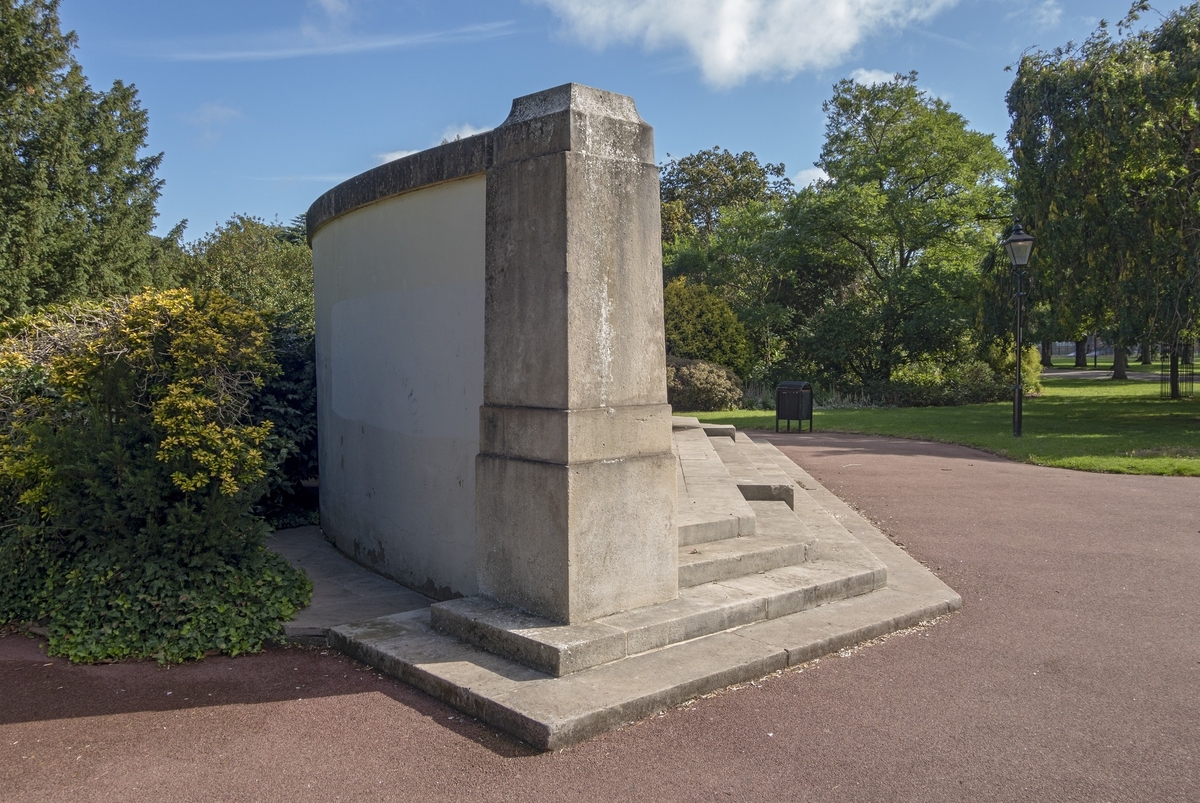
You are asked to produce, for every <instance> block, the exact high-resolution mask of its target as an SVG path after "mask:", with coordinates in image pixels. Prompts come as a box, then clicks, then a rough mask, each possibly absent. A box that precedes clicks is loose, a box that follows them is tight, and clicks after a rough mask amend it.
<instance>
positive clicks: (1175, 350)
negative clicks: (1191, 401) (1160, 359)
mask: <svg viewBox="0 0 1200 803" xmlns="http://www.w3.org/2000/svg"><path fill="white" fill-rule="evenodd" d="M1171 398H1172V399H1178V398H1181V397H1180V394H1179V344H1178V343H1172V344H1171Z"/></svg>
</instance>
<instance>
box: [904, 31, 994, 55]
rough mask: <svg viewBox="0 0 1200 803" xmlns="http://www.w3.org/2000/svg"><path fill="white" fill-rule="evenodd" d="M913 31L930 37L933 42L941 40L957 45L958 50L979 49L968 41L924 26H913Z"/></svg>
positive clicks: (918, 34)
mask: <svg viewBox="0 0 1200 803" xmlns="http://www.w3.org/2000/svg"><path fill="white" fill-rule="evenodd" d="M913 33H915V34H916V35H917V36H923V37H925V38H926V39H932V40H933V41H935V42H942V43H943V44H947V45H952V46H954V47H957V48H958V49H959V50H970V51H971V52H976V51H978V50H979V48H978V47H976V46H975V45H973V44H971V43H970V42H964V41H963V40H961V39H955V38H954V37H953V36H946V35H945V34H940V33H934V32H933V31H928V30H925V29H924V28H914V29H913Z"/></svg>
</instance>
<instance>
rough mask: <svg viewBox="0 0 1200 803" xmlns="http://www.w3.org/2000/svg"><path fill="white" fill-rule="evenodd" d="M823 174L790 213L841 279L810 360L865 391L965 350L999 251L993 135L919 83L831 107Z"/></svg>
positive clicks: (855, 89) (843, 89) (879, 87)
mask: <svg viewBox="0 0 1200 803" xmlns="http://www.w3.org/2000/svg"><path fill="white" fill-rule="evenodd" d="M824 109H825V112H826V115H827V118H828V119H827V122H826V141H825V146H824V147H823V149H822V151H821V158H820V160H819V161H818V162H817V165H818V166H819V167H820V168H822V169H823V170H824V171H825V173H826V174H827V175H828V177H829V178H828V179H827V180H823V181H821V182H818V184H817V187H816V189H815V190H814V191H813V192H811V193H801V194H800V195H798V196H797V197H796V198H795V199H794V200H793V201H792V205H791V206H792V211H791V215H792V218H793V219H794V220H795V221H801V220H803V221H804V223H803V225H804V226H805V227H806V231H807V234H806V235H805V236H806V237H807V238H808V239H809V241H810V243H811V244H812V246H813V247H814V248H818V249H819V250H821V251H822V252H823V253H824V254H825V256H824V259H823V261H824V262H826V263H829V264H832V265H837V266H840V271H839V270H834V271H830V273H831V275H837V274H838V273H839V272H840V273H841V275H842V276H844V277H846V279H847V280H846V282H845V284H844V285H843V286H842V288H841V290H840V291H839V292H837V293H835V294H833V295H832V296H830V297H829V298H828V300H827V301H826V303H825V304H824V305H823V306H822V307H821V309H820V310H818V311H817V312H816V313H815V314H814V315H813V316H812V318H811V319H810V320H809V321H808V323H807V324H806V329H807V334H806V336H805V337H804V338H802V341H803V346H802V350H803V351H804V353H805V355H806V359H808V360H809V361H810V362H812V363H815V364H816V365H817V366H820V367H821V368H823V369H824V370H825V371H826V372H828V373H829V374H830V375H832V376H833V377H834V378H835V380H837V381H842V380H849V381H851V382H854V383H861V384H871V383H880V382H882V383H887V382H889V381H891V376H892V372H893V371H894V370H895V369H896V368H898V367H900V366H902V365H906V364H909V363H912V362H915V361H918V360H922V359H929V358H934V357H944V358H957V357H961V356H963V354H964V353H965V351H967V350H968V349H969V347H970V340H971V332H972V329H973V327H974V323H975V321H974V319H975V303H976V297H977V288H978V281H979V266H980V263H981V261H982V260H983V258H984V257H985V256H986V255H987V254H988V253H989V251H990V250H991V249H993V248H994V246H995V243H996V241H997V235H998V233H999V232H998V228H999V227H998V225H997V224H996V222H995V221H996V220H997V219H998V218H1000V217H1001V215H1000V213H1001V212H1002V211H1003V209H1004V200H1005V199H1004V192H1003V185H1002V181H1003V179H1004V176H1005V173H1006V161H1005V159H1004V156H1003V154H1001V153H1000V151H999V149H998V148H996V146H995V144H994V143H993V142H992V139H991V137H990V136H988V135H986V134H981V133H978V132H975V131H971V130H969V129H968V128H967V123H966V120H964V119H963V118H962V117H961V116H960V115H958V114H956V113H954V112H952V111H951V110H950V107H949V105H948V104H947V103H946V102H945V101H943V100H941V99H938V98H933V97H930V96H929V95H927V94H926V93H925V92H924V91H922V90H921V89H919V88H918V87H917V76H916V73H910V74H908V75H900V74H897V75H896V76H895V77H894V78H893V79H892V80H891V81H887V82H883V83H877V84H874V85H871V86H865V85H862V84H858V83H855V82H853V81H849V80H846V81H841V82H839V83H838V84H836V85H835V87H834V94H833V97H832V98H831V99H830V100H828V101H826V102H825V104H824Z"/></svg>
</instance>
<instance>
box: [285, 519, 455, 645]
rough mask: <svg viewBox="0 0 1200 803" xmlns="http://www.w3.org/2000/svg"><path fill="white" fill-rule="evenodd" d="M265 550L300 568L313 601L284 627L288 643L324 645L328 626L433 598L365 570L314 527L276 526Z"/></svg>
mask: <svg viewBox="0 0 1200 803" xmlns="http://www.w3.org/2000/svg"><path fill="white" fill-rule="evenodd" d="M267 548H268V549H272V550H274V551H276V552H278V553H279V554H281V555H283V556H284V557H285V558H287V560H288V562H289V563H291V564H292V565H293V566H295V567H297V568H301V569H304V571H305V573H306V574H307V575H308V579H309V580H311V581H312V584H313V596H312V602H311V603H310V604H309V606H308V607H307V608H305V609H304V610H302V611H300V612H299V613H298V614H296V616H295V618H294V619H292V620H291V621H290V622H285V623H284V625H283V633H284V636H285V637H286V638H287V639H289V640H291V641H298V642H311V643H316V644H323V643H324V642H325V637H326V634H327V633H328V631H329V628H331V627H334V626H336V625H340V624H345V623H346V622H359V621H363V620H365V619H375V618H377V617H379V616H387V615H389V614H393V613H402V612H404V611H411V610H415V609H418V608H427V607H429V606H430V605H431V604H433V600H432V599H430V598H429V597H427V596H425V595H424V594H418V593H417V592H416V591H413V590H411V589H408V588H405V587H404V586H402V585H400V584H399V583H396V582H394V581H392V580H389V579H388V578H386V577H384V576H383V575H380V574H376V573H375V572H373V571H371V570H370V569H367V568H366V567H364V566H363V565H361V564H359V563H355V562H354V561H352V560H350V558H348V557H346V556H345V555H343V554H342V553H341V552H339V551H338V550H337V547H335V546H334V545H333V544H331V543H330V542H329V541H327V540H325V536H324V534H323V533H322V532H321V528H320V527H317V526H315V525H314V526H308V527H295V528H292V529H289V530H276V531H275V532H274V533H272V534H271V536H270V537H269V538H268V539H267Z"/></svg>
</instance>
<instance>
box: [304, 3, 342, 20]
mask: <svg viewBox="0 0 1200 803" xmlns="http://www.w3.org/2000/svg"><path fill="white" fill-rule="evenodd" d="M310 5H314V6H316V7H317V8H319V9H321V10H322V11H324V12H325V13H326V14H328V15H329V16H330V17H332V18H335V19H336V18H340V17H348V16H350V0H310Z"/></svg>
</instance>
